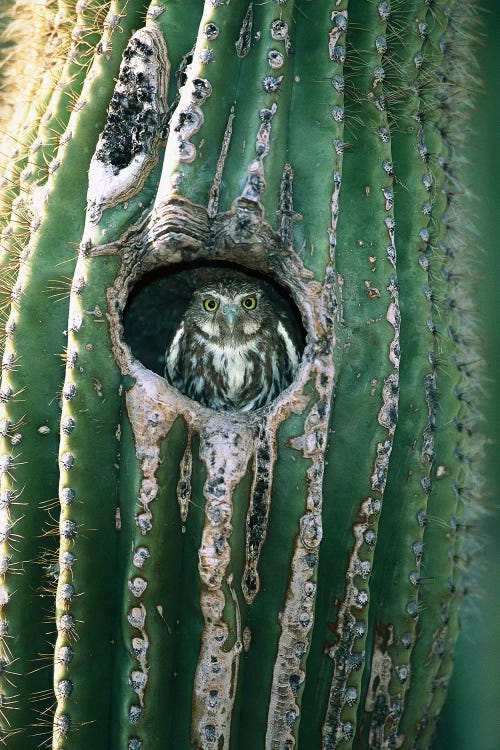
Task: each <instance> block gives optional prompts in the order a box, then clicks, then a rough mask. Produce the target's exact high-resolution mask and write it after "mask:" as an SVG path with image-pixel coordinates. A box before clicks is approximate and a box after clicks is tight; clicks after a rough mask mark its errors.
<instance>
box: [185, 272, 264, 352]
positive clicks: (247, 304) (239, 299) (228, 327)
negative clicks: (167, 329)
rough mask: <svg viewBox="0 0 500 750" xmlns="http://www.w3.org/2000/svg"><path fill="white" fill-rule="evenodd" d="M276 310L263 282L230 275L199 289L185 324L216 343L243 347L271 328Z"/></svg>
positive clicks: (188, 311)
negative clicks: (260, 332) (241, 344)
mask: <svg viewBox="0 0 500 750" xmlns="http://www.w3.org/2000/svg"><path fill="white" fill-rule="evenodd" d="M272 313H273V308H272V305H271V303H270V301H269V298H268V296H267V295H266V293H265V289H264V288H263V285H262V283H261V282H259V281H257V280H255V281H253V280H252V279H248V277H244V276H242V275H241V276H238V275H231V276H224V277H221V278H219V279H217V280H215V281H211V282H207V283H205V284H203V285H202V286H200V287H199V288H198V289H196V290H195V291H194V293H193V297H192V299H191V302H190V304H189V306H188V308H187V310H186V315H185V320H186V321H189V322H193V323H194V324H195V325H196V326H197V327H198V328H199V329H200V330H201V331H202V332H203V335H204V336H205V337H207V338H208V339H210V340H212V341H214V342H224V341H231V342H234V343H235V344H238V343H243V342H244V341H246V340H248V338H252V337H254V336H256V335H257V334H258V332H259V331H260V330H261V329H262V327H263V326H264V327H268V326H270V325H271V322H272V318H273V315H272Z"/></svg>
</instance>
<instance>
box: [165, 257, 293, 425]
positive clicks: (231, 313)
mask: <svg viewBox="0 0 500 750" xmlns="http://www.w3.org/2000/svg"><path fill="white" fill-rule="evenodd" d="M273 291H274V290H273V289H272V287H271V286H270V285H269V284H266V283H265V282H261V281H259V280H258V279H253V278H251V277H249V276H245V275H244V274H240V273H238V272H227V271H225V272H221V275H220V277H219V278H216V279H212V280H211V281H207V282H204V283H202V284H201V285H200V286H199V287H198V288H197V289H195V291H194V292H193V295H192V298H191V301H190V302H189V305H188V307H187V309H186V311H185V313H184V316H183V318H182V321H181V323H180V325H179V327H178V328H177V330H176V332H175V334H174V336H173V338H172V340H171V343H170V345H169V346H168V347H167V350H166V352H165V377H166V379H167V380H168V381H169V382H170V383H171V384H172V385H174V386H175V387H176V388H178V389H179V390H180V391H181V393H184V394H185V395H186V396H189V398H192V399H195V400H196V401H199V402H200V403H201V404H204V405H205V406H208V407H210V408H211V409H219V410H225V411H251V410H252V409H258V408H259V407H260V406H264V405H265V404H268V403H269V402H270V401H272V400H273V399H274V398H276V396H277V395H278V394H279V393H280V392H281V391H282V390H283V389H284V388H286V387H287V386H288V385H289V384H290V383H291V381H292V379H293V376H294V374H295V371H296V369H297V367H298V364H299V352H298V350H297V346H296V343H295V341H294V333H293V323H292V321H291V320H290V319H289V317H288V315H287V313H286V311H285V309H284V307H283V306H281V305H280V301H279V299H278V297H277V295H276V293H274V294H273Z"/></svg>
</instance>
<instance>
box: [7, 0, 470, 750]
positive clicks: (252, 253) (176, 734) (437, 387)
mask: <svg viewBox="0 0 500 750" xmlns="http://www.w3.org/2000/svg"><path fill="white" fill-rule="evenodd" d="M2 7H3V8H4V13H7V14H8V13H9V12H10V13H11V15H12V17H15V20H13V21H12V25H11V26H10V27H8V28H10V31H9V32H8V34H9V36H8V38H7V41H6V42H5V44H6V46H5V49H6V54H7V53H8V54H9V55H10V56H11V57H12V61H11V63H10V68H9V67H7V70H6V74H5V75H6V78H5V81H6V82H5V85H4V88H5V97H6V108H5V117H4V119H5V118H6V119H7V121H8V125H7V126H6V125H4V128H7V134H6V136H5V138H4V146H3V153H2V169H3V181H2V195H1V206H2V211H1V220H2V258H1V263H2V287H1V294H2V297H3V310H4V317H5V321H4V326H5V342H4V355H3V369H2V383H1V389H0V400H1V409H2V419H1V425H0V435H1V442H2V451H1V453H2V455H1V459H0V475H1V509H0V513H1V520H0V535H1V540H0V541H1V546H2V551H1V556H0V572H1V576H2V585H1V587H0V609H1V615H0V647H1V653H0V664H1V669H0V725H1V732H2V735H1V737H2V740H3V742H4V744H5V745H6V746H7V747H9V748H14V749H16V748H17V749H21V748H22V750H28V749H29V748H36V747H39V746H43V745H44V744H45V745H49V744H50V743H52V747H53V749H54V750H70V749H71V748H74V749H75V750H76V748H80V747H86V748H90V747H91V748H94V749H95V750H109V749H116V750H118V749H119V748H124V749H125V748H127V749H128V750H139V749H140V750H153V749H155V750H158V749H159V748H162V749H163V748H172V750H173V749H174V748H175V749H177V748H189V747H192V748H197V750H201V749H202V748H213V747H217V748H219V749H220V750H222V749H223V748H224V749H225V750H236V749H237V750H246V748H248V749H250V748H252V750H255V748H268V749H269V750H271V749H278V748H280V749H284V748H288V749H290V750H291V748H294V747H295V748H299V749H300V750H311V749H312V748H318V749H319V748H323V749H324V750H327V749H330V748H337V747H340V748H346V749H347V748H350V747H356V748H373V749H375V748H393V747H403V748H421V749H422V748H427V747H430V745H431V741H432V737H433V733H434V730H435V725H436V720H437V717H438V715H439V712H440V709H441V707H442V705H443V702H444V699H445V695H446V685H447V681H448V678H449V675H450V671H451V664H452V653H453V646H454V643H455V639H456V637H457V634H458V630H459V620H458V610H459V606H460V603H461V600H462V599H463V588H464V587H463V581H462V571H463V567H464V562H466V561H467V559H468V548H467V544H468V530H469V520H470V516H471V513H472V510H471V505H472V501H473V500H474V498H475V497H476V495H477V492H478V489H477V478H476V476H475V474H474V471H473V470H472V467H473V463H474V462H473V454H474V451H475V446H477V445H478V443H477V439H476V437H475V423H474V409H473V404H474V397H473V396H474V388H475V387H476V385H475V383H476V372H475V371H476V368H477V365H476V362H477V359H478V357H477V355H476V353H475V351H474V335H473V327H472V323H471V320H470V313H469V308H470V303H469V301H468V290H467V275H468V272H469V268H470V262H471V261H470V248H469V244H468V238H467V232H466V231H465V230H466V226H467V218H465V219H464V213H466V212H467V208H468V206H467V199H466V197H465V195H464V191H463V189H462V187H461V182H460V164H461V158H462V155H463V152H464V147H465V146H466V145H467V130H466V115H467V110H468V107H469V106H470V94H469V89H470V86H471V82H472V81H473V80H474V78H473V77H474V62H473V59H472V58H471V55H470V51H469V40H470V38H471V35H472V33H473V21H474V17H475V14H474V7H473V5H472V4H470V3H464V2H463V0H448V2H444V1H441V0H408V1H407V2H393V3H390V2H387V1H385V0H384V1H382V2H377V1H376V0H335V2H333V1H332V2H328V3H327V2H324V1H323V0H318V2H316V3H311V2H306V1H305V0H296V1H295V2H294V1H293V0H288V1H287V0H278V1H277V2H274V1H272V2H271V1H269V2H266V3H262V4H259V3H252V2H250V3H249V2H248V0H207V1H206V2H205V3H204V5H203V4H201V3H199V2H198V0H196V1H195V0H165V1H164V2H161V1H160V0H153V2H152V3H151V4H149V3H147V2H141V1H140V0H113V1H112V2H104V1H103V0H86V1H83V0H79V2H76V3H68V2H65V1H64V0H59V2H56V1H55V0H38V1H37V2H33V1H32V0H31V1H30V2H16V3H8V2H3V3H2ZM16 35H17V36H18V40H17V46H14V47H9V44H11V42H10V39H13V38H15V37H16ZM19 35H20V40H19ZM16 85H17V93H16ZM10 89H14V94H15V96H14V95H12V96H11V98H10V99H9V98H8V92H9V90H10ZM14 100H15V101H14ZM7 107H8V109H7ZM227 267H230V268H235V267H237V268H239V269H240V270H243V271H244V272H246V273H247V274H249V275H250V276H252V275H253V276H257V277H258V278H262V277H264V278H266V279H267V280H269V281H270V282H271V283H272V284H273V285H274V286H275V289H276V293H277V294H279V295H280V296H281V297H282V299H283V301H284V303H286V304H287V305H288V309H289V310H290V315H292V317H293V315H294V314H295V315H296V322H295V325H296V328H297V337H298V340H300V339H302V340H303V343H304V346H303V352H302V360H301V364H300V366H299V369H298V372H297V374H296V377H295V379H294V381H293V383H292V384H291V385H290V386H289V387H288V388H287V389H286V390H285V391H284V392H283V393H281V394H280V395H279V396H278V397H277V398H276V399H275V400H274V401H273V402H272V403H271V404H270V405H268V406H267V407H264V408H262V409H257V410H255V411H250V412H226V411H215V410H212V409H208V408H206V407H205V406H202V405H201V404H199V403H197V402H194V401H192V400H190V399H188V398H187V397H186V396H184V395H182V394H181V393H179V392H178V391H177V390H176V389H174V388H173V387H172V386H171V385H169V384H168V382H167V381H166V380H165V378H164V377H163V356H164V352H165V347H166V346H167V343H168V338H169V336H171V334H172V332H173V330H174V328H175V325H176V324H177V323H178V322H179V319H180V315H181V314H182V310H183V307H185V305H186V299H187V295H188V293H189V291H190V290H191V289H192V287H193V284H194V283H196V279H197V278H198V276H200V275H202V274H203V273H205V272H208V271H209V272H210V273H214V272H217V271H218V270H220V271H221V272H222V270H223V269H225V268H227ZM294 311H295V312H294Z"/></svg>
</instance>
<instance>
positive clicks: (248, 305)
mask: <svg viewBox="0 0 500 750" xmlns="http://www.w3.org/2000/svg"><path fill="white" fill-rule="evenodd" d="M241 304H242V305H243V307H244V308H245V310H255V308H256V307H257V298H256V297H245V299H244V300H242V302H241Z"/></svg>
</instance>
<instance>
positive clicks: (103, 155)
mask: <svg viewBox="0 0 500 750" xmlns="http://www.w3.org/2000/svg"><path fill="white" fill-rule="evenodd" d="M138 52H139V53H140V54H141V55H142V56H143V57H150V56H151V55H152V54H153V50H152V48H151V47H148V45H147V44H144V43H143V42H141V41H140V40H139V39H136V38H134V39H132V40H131V42H130V43H129V45H128V47H127V49H126V50H125V52H124V53H123V58H124V63H123V65H122V67H121V70H120V75H119V78H118V83H117V85H116V88H115V91H114V94H113V96H112V98H111V102H110V104H109V109H108V117H107V120H106V125H105V127H104V131H103V134H102V137H101V142H100V146H99V147H98V149H97V151H96V158H97V159H98V160H99V161H101V162H104V163H105V164H111V166H112V167H113V168H114V171H115V173H118V172H119V171H120V170H121V169H124V168H125V167H127V166H128V165H129V164H130V162H131V161H132V159H133V158H134V156H136V155H137V154H141V153H148V152H149V151H150V150H151V148H150V144H151V142H152V141H153V140H154V138H155V136H156V134H157V133H158V130H159V128H161V126H162V124H161V123H160V122H159V112H158V106H157V101H156V99H157V95H158V92H157V91H156V90H155V88H154V87H153V86H152V84H151V81H150V80H149V79H148V77H147V76H146V75H145V74H144V73H143V72H142V71H141V70H135V69H134V66H133V64H129V61H132V63H133V60H134V56H136V55H137V53H138Z"/></svg>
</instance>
